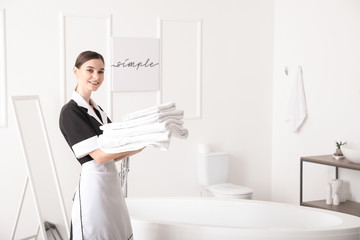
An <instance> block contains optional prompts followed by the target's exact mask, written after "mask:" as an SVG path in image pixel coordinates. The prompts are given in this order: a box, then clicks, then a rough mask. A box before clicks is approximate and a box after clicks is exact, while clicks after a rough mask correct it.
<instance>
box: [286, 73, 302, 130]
mask: <svg viewBox="0 0 360 240" xmlns="http://www.w3.org/2000/svg"><path fill="white" fill-rule="evenodd" d="M290 94H291V95H290V98H289V104H288V109H287V115H286V121H288V122H289V127H290V130H291V131H292V132H296V131H297V130H298V129H299V127H300V126H301V124H302V123H303V122H304V120H305V118H306V116H307V109H306V101H305V91H304V85H303V75H302V69H301V67H300V66H299V67H298V72H297V75H296V78H295V81H294V83H293V87H292V91H291V93H290Z"/></svg>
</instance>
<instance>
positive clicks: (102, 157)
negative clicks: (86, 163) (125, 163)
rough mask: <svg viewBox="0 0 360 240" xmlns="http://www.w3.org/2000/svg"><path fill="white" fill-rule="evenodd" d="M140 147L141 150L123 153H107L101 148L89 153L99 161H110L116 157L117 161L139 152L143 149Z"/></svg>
mask: <svg viewBox="0 0 360 240" xmlns="http://www.w3.org/2000/svg"><path fill="white" fill-rule="evenodd" d="M143 149H144V148H142V149H139V150H135V151H128V152H121V153H111V154H110V153H106V152H104V151H102V150H101V149H99V148H98V149H96V150H94V151H92V152H91V153H89V155H90V156H91V157H92V158H93V159H94V160H95V161H96V162H98V163H105V162H108V161H110V160H113V159H115V161H119V160H121V159H123V158H126V157H130V156H132V155H134V154H136V153H139V152H141V151H142V150H143Z"/></svg>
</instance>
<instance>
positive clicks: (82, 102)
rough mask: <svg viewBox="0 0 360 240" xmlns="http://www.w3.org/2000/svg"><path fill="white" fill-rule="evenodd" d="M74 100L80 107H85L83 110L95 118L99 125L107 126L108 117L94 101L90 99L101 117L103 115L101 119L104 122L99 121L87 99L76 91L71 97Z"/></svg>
mask: <svg viewBox="0 0 360 240" xmlns="http://www.w3.org/2000/svg"><path fill="white" fill-rule="evenodd" d="M71 99H72V100H74V101H75V102H76V103H77V105H79V107H83V108H86V109H87V113H88V114H89V115H90V116H92V117H93V118H95V119H96V120H97V121H98V122H99V123H101V125H103V124H106V123H107V115H106V113H105V112H103V111H102V110H101V109H100V108H99V106H98V105H97V104H96V103H95V101H94V100H92V99H91V98H90V103H91V105H92V106H93V107H94V108H95V109H96V110H98V111H99V113H100V115H101V118H102V121H101V120H100V119H99V117H98V116H97V115H96V113H95V111H94V110H93V109H92V108H91V107H90V105H89V104H88V103H87V102H86V101H85V99H84V98H83V97H82V96H81V95H80V94H79V93H78V92H76V91H74V92H73V94H72V97H71Z"/></svg>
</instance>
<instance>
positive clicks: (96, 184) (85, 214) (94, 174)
mask: <svg viewBox="0 0 360 240" xmlns="http://www.w3.org/2000/svg"><path fill="white" fill-rule="evenodd" d="M71 218H72V229H73V231H72V232H73V240H89V239H91V240H93V239H94V240H132V239H133V237H132V229H131V224H130V218H129V213H128V210H127V207H126V204H125V199H124V196H123V194H122V191H121V184H120V177H119V174H118V171H117V169H116V166H115V162H114V161H113V160H112V161H109V162H106V163H104V164H99V163H97V162H96V161H95V160H92V161H90V162H86V163H84V164H83V165H82V170H81V176H80V182H79V185H78V187H77V191H76V194H75V198H74V203H73V209H72V215H71Z"/></svg>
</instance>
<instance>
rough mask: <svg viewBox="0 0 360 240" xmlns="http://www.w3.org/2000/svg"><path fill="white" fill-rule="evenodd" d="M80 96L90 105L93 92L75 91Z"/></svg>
mask: <svg viewBox="0 0 360 240" xmlns="http://www.w3.org/2000/svg"><path fill="white" fill-rule="evenodd" d="M75 91H76V92H77V93H78V94H80V95H81V96H82V97H83V99H84V100H85V101H86V102H87V103H88V104H89V105H90V96H91V92H88V91H81V90H80V89H79V88H76V90H75Z"/></svg>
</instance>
